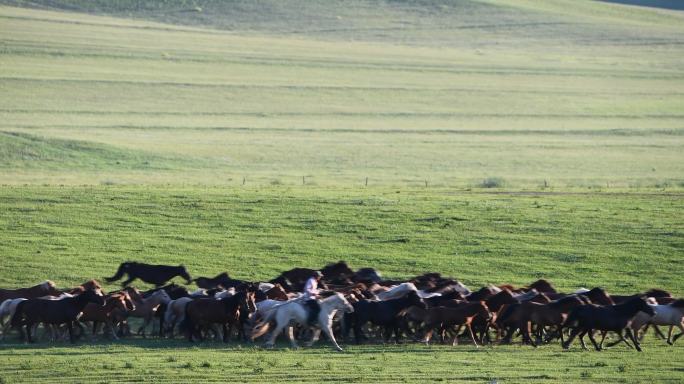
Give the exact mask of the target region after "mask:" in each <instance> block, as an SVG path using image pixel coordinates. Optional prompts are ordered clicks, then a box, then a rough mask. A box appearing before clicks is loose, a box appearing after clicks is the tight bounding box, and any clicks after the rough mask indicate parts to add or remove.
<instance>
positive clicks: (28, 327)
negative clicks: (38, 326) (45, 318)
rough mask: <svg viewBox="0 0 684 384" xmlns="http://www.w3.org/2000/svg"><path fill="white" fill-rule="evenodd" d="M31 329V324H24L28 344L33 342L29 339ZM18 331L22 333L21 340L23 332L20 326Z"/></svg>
mask: <svg viewBox="0 0 684 384" xmlns="http://www.w3.org/2000/svg"><path fill="white" fill-rule="evenodd" d="M32 328H33V323H31V322H26V339H27V340H28V342H29V343H33V342H34V340H33V338H32V337H31V329H32ZM19 331H20V332H21V333H22V338H23V332H22V331H21V325H20V326H19Z"/></svg>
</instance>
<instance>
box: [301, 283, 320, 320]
mask: <svg viewBox="0 0 684 384" xmlns="http://www.w3.org/2000/svg"><path fill="white" fill-rule="evenodd" d="M322 277H323V274H322V273H321V272H319V271H316V272H314V274H313V275H312V276H311V277H309V280H307V281H306V284H305V285H304V300H306V301H305V303H306V306H307V307H309V319H308V322H309V324H310V325H314V324H316V321H317V320H316V319H317V317H318V313H319V312H320V311H321V306H320V305H319V304H318V301H316V299H318V282H319V281H320V280H321V278H322Z"/></svg>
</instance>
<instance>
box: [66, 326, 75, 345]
mask: <svg viewBox="0 0 684 384" xmlns="http://www.w3.org/2000/svg"><path fill="white" fill-rule="evenodd" d="M67 329H68V330H69V342H71V344H75V343H76V339H74V325H73V324H72V322H71V321H67Z"/></svg>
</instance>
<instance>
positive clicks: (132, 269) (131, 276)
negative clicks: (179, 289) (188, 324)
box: [105, 262, 192, 287]
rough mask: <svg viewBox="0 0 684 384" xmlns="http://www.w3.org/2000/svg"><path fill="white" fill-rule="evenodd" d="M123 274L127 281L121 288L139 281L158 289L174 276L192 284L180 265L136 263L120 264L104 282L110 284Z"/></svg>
mask: <svg viewBox="0 0 684 384" xmlns="http://www.w3.org/2000/svg"><path fill="white" fill-rule="evenodd" d="M125 274H128V279H127V280H126V281H124V282H123V283H121V286H123V287H125V286H127V285H128V284H130V283H131V282H132V281H133V280H135V279H140V280H142V281H144V282H146V283H150V284H154V285H155V286H156V287H160V286H162V285H164V284H166V282H167V281H169V280H171V279H173V278H174V277H176V276H180V277H182V278H184V279H185V280H186V282H187V284H190V283H191V282H192V279H191V278H190V275H189V274H188V272H187V271H186V270H185V267H184V266H182V265H178V266H171V265H152V264H143V263H136V262H126V263H121V265H119V269H118V270H117V271H116V274H115V275H114V276H112V277H108V278H106V279H105V280H107V282H110V283H111V282H113V281H116V280H119V279H120V278H122V277H123V275H125Z"/></svg>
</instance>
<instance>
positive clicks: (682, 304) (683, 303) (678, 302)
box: [668, 299, 684, 308]
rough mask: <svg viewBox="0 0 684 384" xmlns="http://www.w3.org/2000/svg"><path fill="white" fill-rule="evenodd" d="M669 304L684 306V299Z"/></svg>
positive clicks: (678, 306)
mask: <svg viewBox="0 0 684 384" xmlns="http://www.w3.org/2000/svg"><path fill="white" fill-rule="evenodd" d="M668 305H669V306H670V307H675V308H684V299H677V300H675V301H673V302H671V303H670V304H668Z"/></svg>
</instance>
